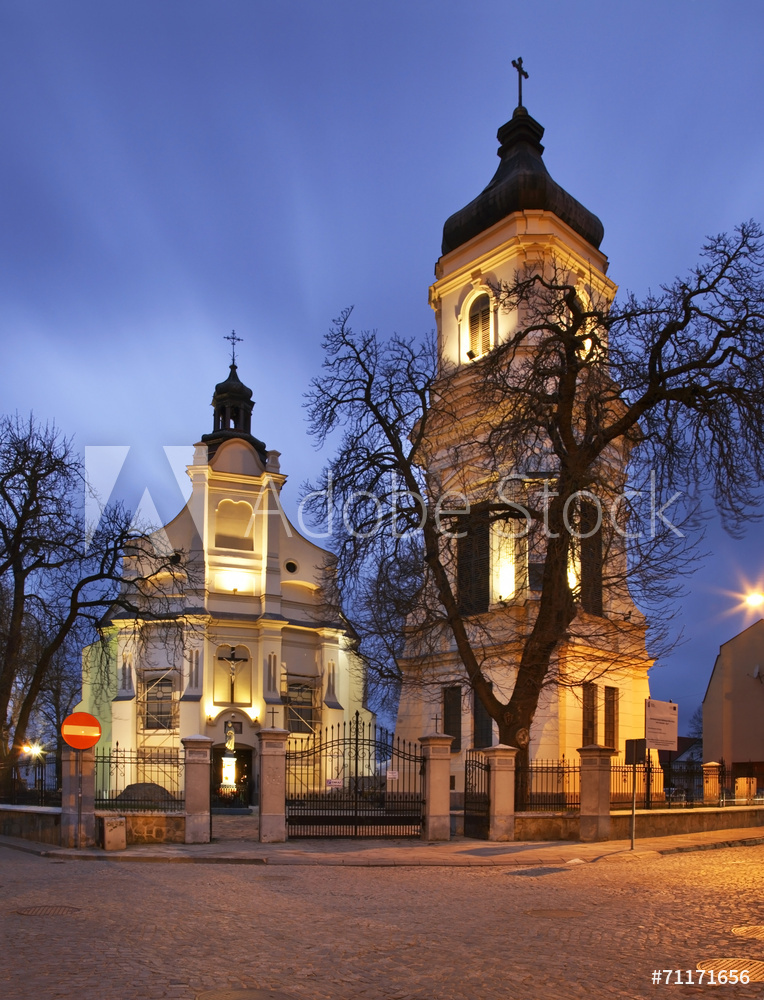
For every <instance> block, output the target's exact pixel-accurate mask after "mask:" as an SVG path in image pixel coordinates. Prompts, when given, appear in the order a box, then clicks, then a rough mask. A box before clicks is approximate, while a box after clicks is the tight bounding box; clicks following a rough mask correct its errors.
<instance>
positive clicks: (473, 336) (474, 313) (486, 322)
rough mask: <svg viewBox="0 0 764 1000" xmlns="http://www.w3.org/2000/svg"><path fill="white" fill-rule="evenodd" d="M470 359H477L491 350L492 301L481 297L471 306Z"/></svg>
mask: <svg viewBox="0 0 764 1000" xmlns="http://www.w3.org/2000/svg"><path fill="white" fill-rule="evenodd" d="M469 326H470V349H469V352H468V355H467V356H468V357H469V358H477V357H479V356H480V355H481V354H487V353H488V351H490V350H491V300H490V299H489V298H488V296H487V295H479V296H478V297H477V298H476V299H475V301H474V302H473V303H472V305H471V306H470V315H469Z"/></svg>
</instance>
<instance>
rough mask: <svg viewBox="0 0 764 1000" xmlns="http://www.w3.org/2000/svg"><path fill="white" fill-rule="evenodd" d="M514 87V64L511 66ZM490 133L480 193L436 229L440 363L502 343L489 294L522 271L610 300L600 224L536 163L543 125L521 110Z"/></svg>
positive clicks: (433, 295)
mask: <svg viewBox="0 0 764 1000" xmlns="http://www.w3.org/2000/svg"><path fill="white" fill-rule="evenodd" d="M513 65H514V66H515V68H516V69H518V77H519V82H520V88H521V87H522V79H523V76H526V74H525V71H524V70H522V61H520V65H519V66H518V64H517V62H515V63H513ZM518 101H519V103H518V106H517V107H516V108H515V111H514V114H513V115H512V117H511V118H510V120H509V121H508V122H506V123H505V124H504V125H502V126H501V128H500V129H499V131H498V133H497V138H498V141H499V148H498V151H497V155H498V157H499V161H500V162H499V166H498V168H497V170H496V173H495V174H494V176H493V178H492V179H491V181H490V182H489V184H488V185H487V187H486V188H485V189H484V190H483V191H481V192H480V194H479V195H478V196H477V197H476V198H474V199H473V200H472V201H471V202H469V204H467V205H465V206H464V208H462V209H460V210H459V211H458V212H455V213H454V214H453V215H452V216H451V217H450V218H449V219H447V220H446V223H445V225H444V226H443V242H442V247H441V250H442V254H441V257H440V259H439V260H438V262H437V264H436V266H435V277H436V281H435V283H434V284H433V285H432V286H431V288H430V305H431V306H432V308H433V309H434V311H435V314H436V317H437V328H438V342H439V347H440V350H441V354H442V356H443V357H444V359H445V360H447V361H449V362H451V363H453V364H457V365H466V364H469V363H470V362H471V361H474V360H475V359H476V358H477V357H479V356H480V355H482V354H485V353H487V351H489V350H490V349H491V347H493V346H495V345H496V344H498V343H499V342H500V341H502V340H505V339H506V338H507V337H508V336H509V335H510V334H511V333H512V332H513V330H514V324H515V323H516V317H514V316H513V315H512V314H511V313H504V312H502V311H500V310H499V308H498V303H497V301H496V295H495V289H496V288H497V287H498V286H499V284H500V283H501V282H502V281H503V282H506V283H507V284H511V283H512V281H513V280H514V277H515V275H516V273H518V272H519V271H522V270H523V269H524V268H525V267H526V266H528V265H542V264H543V262H544V261H554V262H555V263H556V264H557V265H558V266H560V265H561V266H562V267H564V268H565V270H567V271H569V272H570V273H571V274H572V275H573V276H575V277H576V280H580V281H581V283H582V285H588V286H590V289H591V293H592V294H594V295H595V296H596V297H597V298H598V299H599V300H605V301H612V298H613V296H614V295H615V291H616V286H615V285H614V284H613V283H612V282H611V281H610V280H609V279H608V278H607V277H606V273H607V258H606V257H605V255H604V254H603V253H602V252H601V251H600V249H599V247H600V243H601V242H602V238H603V235H604V228H603V225H602V223H601V222H600V220H599V219H598V218H597V216H596V215H594V213H593V212H590V211H589V209H587V208H585V207H584V206H583V205H582V204H581V203H580V202H579V201H577V200H576V199H575V198H574V197H573V196H572V195H570V194H568V192H567V191H565V190H564V189H563V188H562V187H561V186H560V185H559V184H557V183H556V181H554V180H553V179H552V177H551V176H550V174H549V171H548V170H547V167H546V164H545V163H544V160H543V152H544V147H543V146H542V144H541V139H542V137H543V135H544V129H543V127H542V126H541V125H540V124H539V123H538V122H537V121H536V120H535V119H534V118H533V117H531V115H530V114H529V113H528V111H527V109H526V108H525V107H524V106H523V104H522V89H520V94H519V98H518Z"/></svg>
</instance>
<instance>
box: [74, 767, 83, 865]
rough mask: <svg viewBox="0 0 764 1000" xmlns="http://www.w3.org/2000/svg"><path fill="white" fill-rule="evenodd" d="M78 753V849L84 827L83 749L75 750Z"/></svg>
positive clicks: (76, 840)
mask: <svg viewBox="0 0 764 1000" xmlns="http://www.w3.org/2000/svg"><path fill="white" fill-rule="evenodd" d="M74 752H75V754H76V755H77V836H76V838H75V845H74V846H75V847H76V848H77V850H79V849H80V843H81V840H80V831H81V829H82V751H81V750H75V751H74Z"/></svg>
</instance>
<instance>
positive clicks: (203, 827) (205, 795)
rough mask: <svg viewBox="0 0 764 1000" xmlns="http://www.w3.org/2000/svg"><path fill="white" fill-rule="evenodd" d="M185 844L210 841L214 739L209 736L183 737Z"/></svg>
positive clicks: (207, 842)
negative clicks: (212, 750) (211, 770)
mask: <svg viewBox="0 0 764 1000" xmlns="http://www.w3.org/2000/svg"><path fill="white" fill-rule="evenodd" d="M180 742H181V743H182V744H183V748H184V749H185V751H186V755H185V770H186V776H185V777H186V780H185V788H186V791H185V799H186V836H185V843H186V844H209V842H210V780H211V779H210V768H211V766H212V764H211V758H210V751H211V749H212V740H211V739H210V738H209V736H199V735H197V736H184V737H183V738H182V739H181V741H180Z"/></svg>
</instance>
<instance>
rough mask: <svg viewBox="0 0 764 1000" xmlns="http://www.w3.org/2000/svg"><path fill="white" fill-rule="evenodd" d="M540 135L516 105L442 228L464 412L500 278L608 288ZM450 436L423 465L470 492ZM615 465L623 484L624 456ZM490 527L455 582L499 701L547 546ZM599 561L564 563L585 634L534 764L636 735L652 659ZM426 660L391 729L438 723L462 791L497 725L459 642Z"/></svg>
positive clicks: (469, 464) (620, 746)
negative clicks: (488, 159)
mask: <svg viewBox="0 0 764 1000" xmlns="http://www.w3.org/2000/svg"><path fill="white" fill-rule="evenodd" d="M543 133H544V129H543V128H542V126H541V125H540V124H539V123H538V122H537V121H535V120H534V119H533V118H532V117H531V116H530V114H529V113H528V111H527V110H526V109H525V107H523V106H522V101H520V103H519V105H518V107H517V109H516V110H515V112H514V114H513V116H512V118H511V119H510V121H508V122H507V123H506V124H505V125H502V127H501V128H500V129H499V131H498V141H499V150H498V156H499V160H500V162H499V166H498V169H497V171H496V174H495V176H494V177H493V179H492V180H491V182H490V183H489V184H488V186H487V187H486V188H485V190H483V191H482V193H481V194H479V195H478V196H477V197H476V198H475V199H474V200H473V201H471V202H470V203H469V204H468V205H467V206H466V207H464V208H462V209H461V210H460V211H458V212H456V213H455V214H454V215H452V216H451V217H450V218H449V219H448V220H447V221H446V223H445V226H444V229H443V242H442V255H441V257H440V258H439V260H438V261H437V264H436V266H435V277H436V280H435V283H434V284H433V285H432V286H431V288H430V305H431V306H432V309H433V310H434V313H435V317H436V322H437V333H438V346H439V352H440V356H441V358H442V359H443V362H444V364H446V365H448V366H449V367H450V369H451V370H453V371H455V373H456V374H455V382H454V384H455V385H456V386H457V391H456V393H455V395H456V398H457V399H458V400H461V403H460V405H462V406H463V407H464V408H469V407H470V406H472V407H474V406H475V405H476V404H475V402H474V397H473V394H472V393H470V392H469V391H468V389H467V390H466V391H462V392H461V395H460V394H459V391H458V387H459V386H460V385H461V386H462V387H464V386H467V387H469V379H470V377H471V376H470V369H471V366H472V365H473V364H474V363H475V362H476V361H479V360H480V359H481V358H483V357H484V356H486V355H487V354H488V353H489V352H490V351H491V350H492V349H493V348H494V347H495V346H496V345H497V344H499V343H501V342H503V341H506V340H507V339H508V338H509V337H511V336H512V335H513V333H514V331H515V330H516V329H517V328H518V313H517V311H516V310H515V311H511V310H509V309H506V308H503V307H502V306H501V303H500V301H499V295H498V294H497V290H498V289H500V288H501V286H502V284H504V285H505V286H507V285H509V286H511V285H512V283H513V281H514V280H515V276H516V275H517V274H522V273H527V268H528V267H534V268H537V269H538V270H539V271H542V272H543V271H544V269H545V268H546V269H549V268H551V267H554V268H556V269H557V273H560V271H562V272H563V273H564V274H566V275H567V276H569V277H568V278H567V280H571V277H570V276H572V281H573V282H574V283H575V284H577V285H578V287H580V289H581V292H580V294H581V295H582V296H585V295H587V294H588V295H589V296H591V297H596V298H597V299H598V300H599V301H600V302H605V303H610V302H612V300H613V298H614V296H615V292H616V286H615V285H614V283H613V282H612V281H611V280H610V278H609V277H608V276H607V266H608V262H607V258H606V257H605V255H604V254H603V253H602V252H601V251H600V249H599V247H600V243H601V241H602V238H603V235H604V230H603V226H602V223H601V222H600V220H599V219H598V218H597V217H596V216H595V215H593V214H592V212H590V211H589V210H588V209H586V208H585V207H584V206H583V205H582V204H580V203H579V202H578V201H576V199H575V198H573V197H572V196H571V195H570V194H568V193H567V192H566V191H565V190H563V188H562V187H560V186H559V185H558V184H557V183H556V182H555V181H554V180H553V179H552V178H551V176H550V175H549V172H548V170H547V168H546V165H545V163H544V160H543V158H542V153H543V149H544V147H543V146H542V145H541V138H542V136H543ZM513 363H514V362H513ZM454 405H456V404H454ZM470 419H471V418H470V415H469V414H467V415H466V416H465V415H464V413H462V416H461V417H460V419H458V420H454V421H453V426H454V428H455V430H454V432H453V434H461V435H462V436H463V439H464V436H465V428H468V427H469V426H470V423H469V421H470ZM448 434H449V430H448V429H446V431H445V433H444V434H441V436H440V439H439V440H438V442H436V444H435V445H434V447H433V448H432V451H431V459H430V461H429V464H428V469H429V470H432V469H434V468H435V469H436V471H437V475H438V477H439V481H440V482H441V483H445V484H448V483H449V482H450V483H452V484H453V489H454V492H455V493H459V494H461V495H463V496H467V497H468V498H470V500H472V501H473V502H474V500H473V497H474V496H475V492H474V491H476V490H477V489H478V488H479V486H480V483H479V482H478V481H479V479H480V476H481V475H482V474H483V472H484V470H483V469H482V468H481V466H480V461H479V460H478V459H477V458H476V457H475V456H476V452H477V450H479V447H480V446H479V444H478V445H475V446H474V450H473V451H472V452H471V451H470V444H469V442H467V443H466V445H464V444H463V445H462V446H461V450H460V448H459V447H458V444H459V442H457V441H455V440H454V441H451V440H449V439H448ZM466 437H469V434H467V435H466ZM475 440H477V437H476V438H475ZM614 465H615V467H616V473H615V475H616V478H618V477H620V480H621V483H622V481H623V470H624V468H625V461H624V460H623V456H620V458H618V459H616V462H615V463H614ZM521 471H522V470H521ZM553 474H554V473H553V472H552V473H549V475H553ZM470 477H472V478H470ZM534 485H535V486H538V479H537V482H536V483H535V484H534V483H532V482H531V481H530V477H529V480H528V482H526V483H521V484H520V488H521V489H522V488H527V489H532V488H534ZM526 495H527V494H526ZM504 523H505V524H506V522H504ZM496 527H497V525H496V524H495V523H492V524H491V525H490V526H489V524H488V521H487V520H486V524H485V532H484V533H483V536H481V537H480V538H478V540H477V542H471V541H470V539H469V538H466V539H464V540H461V539H460V540H459V542H458V543H455V544H454V550H455V564H456V565H455V567H454V568H453V572H452V585H453V588H454V591H455V593H456V594H457V595H458V601H459V604H460V606H461V610H462V613H463V614H466V615H467V616H474V617H471V618H470V620H471V622H475V623H477V624H475V626H474V628H473V633H472V634H473V635H475V636H476V638H475V642H476V643H480V644H481V648H480V650H479V657H478V658H479V659H480V660H481V662H482V663H483V667H482V669H483V673H484V675H485V676H486V678H487V679H489V681H490V683H491V684H492V686H493V689H494V691H495V692H500V698H501V700H502V701H503V702H504V703H506V701H507V700H508V699H509V697H510V695H511V693H512V689H513V686H514V678H515V669H516V668H515V665H516V664H517V663H518V661H519V655H520V649H521V646H522V641H523V637H524V636H525V635H527V634H528V632H529V630H530V627H531V625H532V622H533V620H534V616H535V612H534V605H537V602H538V600H539V596H540V590H541V578H542V575H543V567H544V564H543V553H541V554H539V553H538V551H536V552H534V550H533V548H532V546H531V545H529V543H528V541H527V539H523V538H507V537H506V535H504V536H503V537H502V534H501V532H498V531H496V532H495V531H494V529H495V528H496ZM602 558H603V556H602V551H601V549H600V550H599V551H598V552H597V553H595V552H594V550H593V548H592V549H591V550H590V551H588V550H587V547H586V542H583V543H582V548H581V550H580V552H579V564H578V566H577V567H571V570H570V571H569V578H570V572H574V573H575V574H578V576H579V579H578V581H577V586H576V594H577V596H576V600H577V602H579V608H580V612H579V615H580V616H586V617H587V620H588V622H589V623H590V624H591V628H590V629H589V632H590V633H591V636H592V638H591V639H590V640H587V639H586V629H578V630H577V632H578V634H577V636H576V638H575V639H571V640H568V641H567V642H565V643H563V644H562V647H561V648H560V647H558V648H557V649H556V651H555V653H554V656H553V661H554V662H553V669H554V677H555V678H560V679H561V680H560V681H559V682H556V681H553V682H552V683H550V684H548V685H547V686H545V687H543V688H542V690H541V694H540V698H539V703H538V708H537V711H536V714H535V717H534V719H533V724H532V727H531V730H530V732H529V733H527V732H525V731H524V735H525V737H526V745H528V747H529V755H530V759H531V760H532V761H533V760H554V761H556V760H559V759H561V758H562V757H565V758H567V759H570V760H572V761H576V760H577V759H578V756H577V753H576V751H577V748H578V747H581V746H585V745H592V744H600V745H605V746H608V747H613V748H615V750H616V751H618V753H619V754H620V755H621V760H623V756H622V755H623V752H624V742H625V740H626V739H630V738H640V737H643V736H644V702H645V699H646V698H647V697H649V685H648V668H649V667H650V666H651V664H652V661H651V660H650V659H649V657H648V655H647V652H646V649H645V641H644V634H645V620H644V617H643V616H642V614H641V612H640V611H639V609H638V608H637V607H636V605H635V604H634V603H633V601H632V600H631V597H630V596H629V594H628V588H627V587H626V585H625V582H624V583H623V585H622V586H621V587H620V588H619V589H617V590H613V589H612V588H611V589H607V588H606V587H603V565H602ZM607 558H613V559H620V560H621V568H622V578H623V580H624V581H625V577H626V556H625V552H624V551H621V552H620V553H615V554H612V553H611V554H610V555H609V556H608V557H607ZM467 604H469V606H467ZM502 635H505V636H506V637H507V638H506V641H504V640H503V639H502ZM582 636H583V637H582ZM473 648H474V644H473ZM423 664H425V661H424V659H423V658H422V657H420V656H419V655H418V654H417V653H416V652H413V653H412V652H407V653H405V654H404V656H403V657H402V659H401V660H400V666H401V670H402V674H403V685H402V695H401V701H400V707H399V713H398V721H397V726H396V729H397V732H399V733H400V735H401V736H403V737H405V738H407V739H415V738H416V737H417V736H418V735H419V734H420V733H422V732H427V731H432V730H433V728H434V726H435V725H437V726H438V727H439V729H440V731H441V732H445V733H447V734H448V735H451V736H453V737H454V740H453V744H452V776H453V777H452V780H453V781H454V786H453V787H454V788H455V789H456V790H457V791H458V790H459V789H460V788H461V787H462V786H463V769H464V751H466V750H467V749H468V748H471V747H486V746H490V745H493V744H495V743H496V742H497V737H498V727H497V726H496V724H495V722H493V720H492V719H491V717H490V716H489V715H488V713H487V711H486V710H485V709H484V707H483V705H482V703H481V702H480V701H479V699H478V698H477V697H476V696H475V695H474V693H473V691H472V689H471V687H470V685H469V682H468V680H467V677H466V674H465V671H464V668H463V666H462V665H461V661H460V659H459V657H458V654H457V652H456V648H455V646H451V648H444V649H442V650H441V652H440V653H439V654H432V653H429V654H428V656H427V657H426V665H423ZM615 759H617V758H615Z"/></svg>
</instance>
